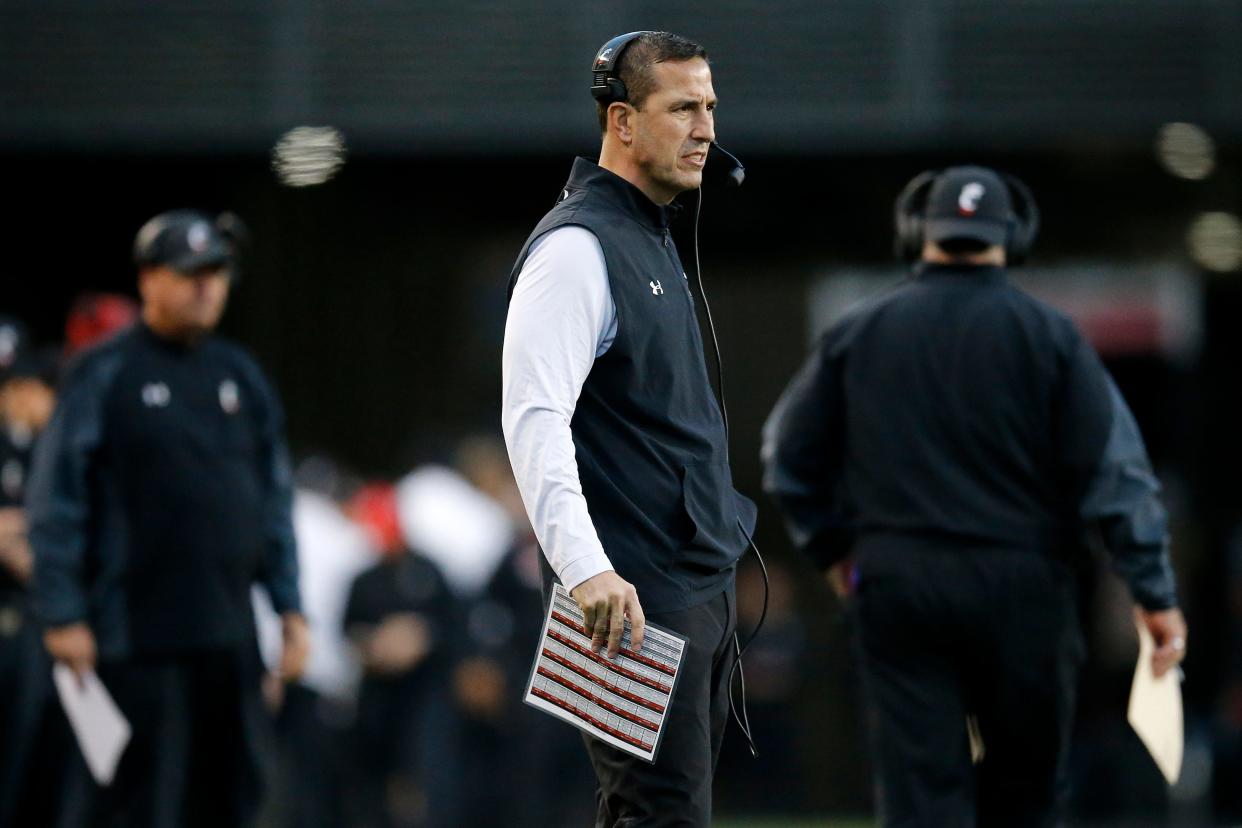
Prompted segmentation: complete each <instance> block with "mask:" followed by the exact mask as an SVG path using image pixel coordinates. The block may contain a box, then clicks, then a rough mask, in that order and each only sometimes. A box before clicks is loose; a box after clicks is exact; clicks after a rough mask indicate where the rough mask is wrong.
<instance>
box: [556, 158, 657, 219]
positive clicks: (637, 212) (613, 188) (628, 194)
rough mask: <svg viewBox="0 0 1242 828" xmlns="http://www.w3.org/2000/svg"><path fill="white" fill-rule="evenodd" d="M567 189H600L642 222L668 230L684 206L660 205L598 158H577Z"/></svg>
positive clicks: (566, 185)
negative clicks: (606, 167) (595, 159)
mask: <svg viewBox="0 0 1242 828" xmlns="http://www.w3.org/2000/svg"><path fill="white" fill-rule="evenodd" d="M565 188H566V189H567V190H570V191H572V190H596V191H597V192H602V193H604V194H606V195H607V196H608V198H609V200H610V201H611V202H612V203H613V204H615V205H616V206H618V207H620V208H621V209H622V210H623V211H624V212H626V213H628V214H629V215H631V216H633V217H634V218H635V219H637V220H638V221H639V222H640V223H642V224H644V225H646V226H648V227H651V228H653V229H655V230H664V229H667V228H668V226H669V224H670V223H671V222H672V220H673V219H674V218H676V217H677V214H678V213H679V212H681V205H679V204H677V203H676V202H673V203H671V204H667V205H665V204H656V203H655V202H654V201H652V200H651V199H649V198H647V195H646V194H645V193H644V192H643V191H642V190H640V189H638V188H637V187H635V186H634V185H633V184H631V183H630V182H628V181H626V180H625V179H624V178H622V177H621V176H619V175H617V174H616V173H614V172H611V171H610V170H606V169H604V168H603V167H601V166H599V165H598V164H596V163H595V162H594V161H591V160H588V159H586V158H582V157H578V158H575V159H574V166H573V169H571V170H570V172H569V181H567V182H566V183H565Z"/></svg>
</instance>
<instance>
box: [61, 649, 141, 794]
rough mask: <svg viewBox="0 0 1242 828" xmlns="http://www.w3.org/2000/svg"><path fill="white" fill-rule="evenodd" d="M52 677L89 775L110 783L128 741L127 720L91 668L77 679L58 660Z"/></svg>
mask: <svg viewBox="0 0 1242 828" xmlns="http://www.w3.org/2000/svg"><path fill="white" fill-rule="evenodd" d="M52 678H53V680H54V681H55V682H56V692H57V693H58V694H59V695H60V703H61V705H62V706H63V707H64V708H65V715H66V716H67V717H68V719H69V724H70V725H71V726H72V727H73V735H74V736H76V737H77V740H78V745H79V746H80V747H81V748H82V756H83V758H85V759H86V765H87V767H88V768H90V771H91V776H93V777H95V781H96V782H98V783H99V784H100V785H110V784H112V777H113V776H114V775H115V774H116V766H117V764H118V763H120V761H121V754H122V753H124V752H125V746H126V745H128V744H129V737H130V727H129V722H128V721H126V720H125V716H124V715H122V713H121V711H120V709H119V708H118V707H117V706H116V702H114V701H113V700H112V696H111V695H110V694H109V693H108V689H107V688H106V687H104V686H103V682H102V681H100V680H99V676H97V675H95V673H94V671H93V670H92V671H91V672H88V673H86V674H85V675H84V676H83V677H82V681H81V682H79V681H78V677H77V676H76V675H74V673H73V670H71V669H69V667H68V666H66V665H64V664H59V663H58V664H56V665H55V666H54V667H53V668H52Z"/></svg>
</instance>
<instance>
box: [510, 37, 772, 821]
mask: <svg viewBox="0 0 1242 828" xmlns="http://www.w3.org/2000/svg"><path fill="white" fill-rule="evenodd" d="M591 68H592V81H593V85H592V87H591V89H592V93H593V95H594V96H595V98H596V104H597V107H596V110H597V116H598V121H599V127H600V131H601V133H602V139H601V144H602V145H601V150H600V158H599V163H598V164H596V163H593V162H591V161H588V160H586V159H584V158H579V159H577V160H575V161H574V165H573V169H572V170H571V172H570V176H569V180H568V181H567V182H566V184H565V185H564V188H563V190H562V191H561V195H560V199H559V201H558V203H557V205H556V206H555V207H554V208H553V209H552V210H551V211H550V212H549V213H548V214H547V215H545V216H544V218H543V219H542V220H541V221H540V222H539V224H538V225H537V226H536V227H535V229H534V231H533V232H532V233H531V234H530V237H529V239H528V240H527V242H526V244H525V245H524V246H523V248H522V250H521V252H520V254H519V255H518V259H517V262H516V263H515V265H514V267H513V270H512V274H511V277H510V282H509V296H510V301H509V310H508V316H507V318H506V324H505V340H504V353H503V359H502V373H503V403H502V413H501V421H502V425H503V428H504V434H505V440H506V443H507V447H508V450H509V458H510V460H511V462H512V464H513V470H514V474H515V476H516V478H517V482H518V488H519V489H520V491H521V493H522V500H523V502H524V503H525V505H526V509H527V512H528V514H529V515H530V517H531V523H532V524H533V525H534V528H535V533H536V535H537V536H538V538H539V542H540V546H541V547H542V549H543V552H544V555H545V556H546V558H547V563H548V565H549V567H550V570H549V572H548V584H549V585H550V583H551V577H552V576H553V575H554V576H555V577H556V578H559V580H560V582H561V583H562V584H563V585H564V587H565V588H566V589H568V590H569V592H570V594H571V595H573V597H574V600H575V601H577V603H578V605H579V606H580V607H581V609H582V611H583V613H584V615H585V620H586V626H587V628H588V629H589V630H590V631H591V633H592V636H593V640H592V642H591V643H592V646H593V647H594V648H595V649H598V650H605V649H606V652H607V655H608V656H609V657H613V656H615V655H616V654H617V652H618V651H619V648H620V642H621V636H622V632H623V629H624V621H625V619H626V618H628V619H629V620H630V622H631V624H632V625H633V633H632V635H633V639H632V641H633V644H634V646H635V647H638V646H641V643H642V634H643V627H644V623H645V620H646V619H648V618H649V619H650V620H652V621H655V622H658V623H659V624H660V625H661V626H663V627H665V628H667V629H671V630H673V631H674V632H676V633H678V634H680V635H682V636H684V637H686V638H687V639H688V642H689V644H688V647H687V649H686V652H685V656H684V660H683V661H682V665H681V673H680V675H679V677H678V685H677V690H676V695H675V696H674V698H673V699H672V703H671V706H670V708H669V713H668V716H667V718H666V720H665V730H664V733H663V735H662V737H661V739H662V741H661V745H660V751H659V754H658V756H657V757H656V762H655V763H654V764H649V763H647V762H645V761H643V760H641V759H638V758H636V757H634V756H632V755H630V754H628V753H625V752H624V751H621V750H619V749H616V748H614V747H611V746H610V745H608V744H606V743H604V742H602V741H600V740H597V739H594V738H590V737H588V738H587V739H586V747H587V754H588V756H589V759H590V761H591V764H592V766H593V768H594V770H595V775H596V779H597V782H598V789H597V802H598V814H597V821H596V824H597V825H599V826H612V825H646V826H658V825H696V826H705V825H708V824H710V823H711V813H712V797H711V788H712V776H713V774H714V771H715V766H716V760H717V757H718V756H719V752H720V745H721V741H722V739H723V736H724V731H725V724H726V721H727V717H728V709H729V703H728V702H729V699H728V695H729V694H728V679H729V676H730V668H731V666H732V664H733V663H734V655H733V653H734V645H735V637H734V632H735V628H736V606H735V599H734V572H735V569H736V563H737V559H738V558H739V557H741V555H742V553H743V552H744V551H745V549H746V546H747V534H748V533H749V532H750V531H752V530H753V526H754V519H755V514H756V510H755V507H754V504H753V503H751V502H750V501H749V500H747V499H746V498H745V497H743V496H742V495H741V494H739V493H738V492H736V491H735V490H734V488H733V483H732V475H731V472H730V468H729V461H728V449H727V445H726V442H727V440H726V435H725V425H724V421H723V417H722V416H721V411H720V407H719V405H718V403H717V400H716V397H715V395H714V392H713V390H712V386H711V383H710V382H709V380H708V377H707V366H706V361H705V357H704V352H703V343H702V339H701V337H700V334H699V326H698V321H697V319H696V316H695V309H694V300H693V298H692V297H691V294H690V288H689V282H688V280H687V279H686V277H685V268H684V267H683V266H682V264H681V261H680V258H679V256H678V253H677V249H676V246H675V245H674V243H673V241H672V236H671V233H670V229H669V225H670V222H671V221H672V219H673V216H674V215H675V213H676V210H675V208H674V207H673V206H672V202H673V200H674V199H675V198H676V197H677V196H678V195H679V194H680V193H683V192H687V191H690V190H694V189H696V188H698V187H699V186H700V184H701V183H702V178H703V169H704V167H705V165H706V163H707V157H708V152H709V150H710V149H711V146H712V143H713V141H714V140H715V123H714V118H715V109H716V94H715V91H714V89H713V87H712V76H711V69H710V67H709V65H708V62H707V53H706V51H705V50H704V49H703V47H702V46H700V45H698V44H696V43H693V42H691V41H689V40H686V39H685V38H682V37H679V36H677V35H674V34H670V33H668V32H632V33H630V34H628V35H622V36H620V37H617V38H614V39H612V40H611V41H609V42H608V43H606V44H605V45H604V46H603V47H602V48H601V49H600V50H599V52H597V53H596V56H595V59H594V61H593V62H592V67H591ZM584 75H585V73H584ZM583 79H584V80H585V79H586V78H585V77H584V78H583ZM548 726H553V725H551V724H549V725H548Z"/></svg>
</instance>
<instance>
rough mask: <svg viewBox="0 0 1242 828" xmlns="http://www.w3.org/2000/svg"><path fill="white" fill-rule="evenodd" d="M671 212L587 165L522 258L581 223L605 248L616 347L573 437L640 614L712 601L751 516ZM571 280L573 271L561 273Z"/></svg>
mask: <svg viewBox="0 0 1242 828" xmlns="http://www.w3.org/2000/svg"><path fill="white" fill-rule="evenodd" d="M668 215H669V211H668V209H667V208H664V207H660V206H658V205H656V204H655V203H654V202H652V201H651V200H650V199H648V198H647V197H646V196H645V195H644V194H643V193H642V191H641V190H639V189H638V188H636V187H634V186H633V185H631V184H630V183H629V182H627V181H625V180H624V179H622V178H620V177H619V176H617V175H614V174H613V173H611V172H609V171H607V170H604V169H601V168H600V167H598V166H596V165H595V164H594V163H592V162H590V161H587V160H585V159H582V158H579V159H577V160H575V161H574V167H573V170H572V172H571V173H570V176H569V181H568V183H567V184H566V185H565V189H564V191H563V192H562V194H561V201H560V202H559V203H558V204H557V205H556V206H555V207H554V208H552V210H551V211H550V212H549V213H548V214H547V215H546V216H544V218H543V220H542V221H540V222H539V224H538V226H536V227H535V230H534V232H532V233H531V235H530V238H529V239H527V241H526V244H525V245H524V246H523V248H522V252H521V254H520V255H519V256H518V259H517V263H516V264H515V265H514V267H513V273H512V275H511V277H510V279H509V294H510V295H512V293H513V288H514V285H516V284H517V279H518V274H519V273H520V272H521V270H522V266H523V264H525V262H526V257H527V255H528V254H529V252H530V246H531V244H532V243H533V242H534V241H535V240H536V239H538V238H539V237H540V236H542V235H543V234H545V233H547V232H549V231H550V230H553V229H555V228H558V227H564V226H567V225H577V226H580V227H585V228H586V229H588V230H590V231H591V232H592V233H593V234H594V235H595V237H596V238H597V239H598V240H599V243H600V247H602V248H603V251H604V261H605V263H606V264H607V268H608V283H609V288H610V289H611V291H612V299H613V302H614V303H615V305H616V309H617V336H616V339H615V340H614V341H613V343H612V346H611V347H610V348H609V349H608V351H607V352H605V353H604V355H603V356H601V357H599V358H598V359H596V360H595V364H594V365H593V366H592V368H591V373H590V374H589V375H588V376H587V379H586V382H585V384H584V385H583V386H582V394H581V395H580V396H579V398H578V405H577V408H576V410H575V412H574V416H573V420H572V421H571V423H570V428H571V430H572V432H573V439H574V449H575V452H576V457H577V462H578V475H579V478H580V479H581V481H582V492H583V495H584V496H585V497H586V502H587V508H588V510H589V511H590V514H591V520H592V522H593V523H594V524H595V529H596V531H597V532H598V533H599V538H600V542H601V543H602V544H603V546H604V551H605V552H606V553H607V554H608V557H609V559H610V560H611V561H612V565H613V566H614V567H615V568H616V570H617V574H619V575H620V576H621V577H622V578H625V579H626V580H627V581H629V582H630V583H632V584H634V586H635V588H636V589H637V590H638V597H639V600H640V601H642V604H643V608H644V610H646V611H648V612H661V611H667V610H674V609H681V608H684V607H688V606H692V605H694V604H697V603H701V602H703V601H706V600H708V599H710V598H712V597H714V596H715V595H718V594H719V593H720V591H721V590H723V589H724V588H725V587H726V586H727V585H728V584H729V582H730V581H731V579H732V578H733V572H734V569H735V565H736V562H737V559H738V558H739V557H740V556H741V555H742V553H743V552H744V551H745V549H746V545H747V541H746V537H745V534H744V533H743V531H742V525H743V524H744V525H745V529H746V532H751V531H753V529H754V523H755V511H756V510H755V505H754V503H752V502H751V501H750V500H749V499H747V498H746V497H744V496H742V495H741V494H739V493H738V492H736V491H735V490H734V489H733V480H732V476H731V474H730V472H729V458H728V453H727V448H726V444H725V432H724V421H723V419H722V417H721V415H720V407H719V406H718V405H717V403H716V398H715V396H714V395H713V393H712V388H711V384H710V383H709V382H708V379H707V366H706V363H705V361H704V357H703V342H702V338H701V337H700V335H699V327H698V322H697V320H696V318H695V311H694V299H693V298H692V297H691V295H690V289H689V285H688V284H687V282H686V275H685V270H684V268H683V267H682V265H681V261H680V259H678V256H677V248H676V246H675V245H674V244H673V241H672V238H671V236H670V235H669V231H668ZM566 277H567V278H571V277H572V274H566Z"/></svg>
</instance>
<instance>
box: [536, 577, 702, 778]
mask: <svg viewBox="0 0 1242 828" xmlns="http://www.w3.org/2000/svg"><path fill="white" fill-rule="evenodd" d="M584 621H585V619H584V617H583V615H582V610H580V609H579V608H578V604H577V602H575V601H574V599H573V598H572V597H570V595H569V592H568V591H567V590H566V589H565V588H564V587H563V586H561V585H560V584H555V585H554V592H553V595H552V601H551V602H550V604H549V606H548V616H547V618H546V619H545V620H544V624H543V635H542V636H540V639H539V649H538V652H537V653H536V654H535V664H534V666H533V667H532V669H531V674H530V681H529V682H528V683H527V685H526V698H525V701H526V703H527V704H529V705H531V706H532V707H537V708H539V709H540V710H543V711H544V712H546V713H549V714H551V715H552V716H555V717H556V718H558V719H561V720H563V721H566V722H569V723H570V724H571V725H573V726H574V727H577V728H580V729H581V730H584V731H586V732H587V733H589V734H591V735H592V736H594V737H595V738H597V739H600V740H601V741H604V742H607V743H608V744H610V745H613V746H614V747H617V748H619V749H620V750H623V751H625V752H627V753H630V754H633V755H634V756H637V757H639V758H641V759H645V760H646V761H648V762H654V761H655V756H656V751H657V750H658V749H659V746H660V736H661V734H662V733H663V732H664V721H665V714H666V713H667V711H668V707H669V704H670V703H671V700H672V697H673V688H674V687H675V686H676V685H677V674H678V670H679V668H680V666H681V658H682V654H683V652H684V651H685V648H686V640H685V639H684V638H681V637H680V636H677V635H675V634H673V633H671V632H668V631H667V630H662V629H660V628H658V627H653V626H652V625H651V624H648V625H647V628H646V632H645V633H644V635H643V646H642V649H641V650H639V651H638V652H635V651H634V650H633V649H632V646H631V642H630V622H629V620H628V619H627V620H626V622H625V632H624V634H623V635H622V637H621V651H620V652H619V653H618V654H617V656H616V658H613V659H609V658H608V656H607V654H606V653H595V652H592V650H591V635H590V633H589V632H587V630H586V627H585V625H584Z"/></svg>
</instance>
